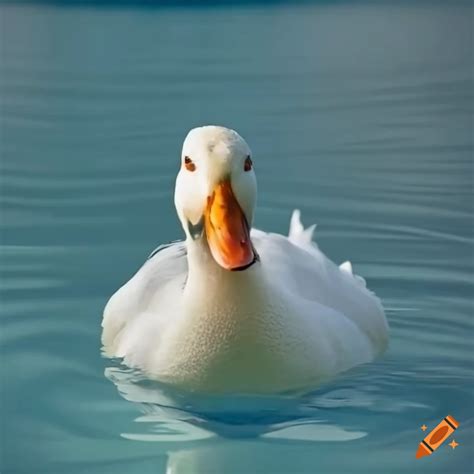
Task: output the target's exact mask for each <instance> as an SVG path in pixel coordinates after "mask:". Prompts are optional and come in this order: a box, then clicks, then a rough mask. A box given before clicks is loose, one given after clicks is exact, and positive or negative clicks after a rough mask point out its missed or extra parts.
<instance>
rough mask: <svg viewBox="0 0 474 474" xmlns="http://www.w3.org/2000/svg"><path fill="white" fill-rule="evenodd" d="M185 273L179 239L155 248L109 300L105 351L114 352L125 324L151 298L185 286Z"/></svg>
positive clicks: (182, 249)
mask: <svg viewBox="0 0 474 474" xmlns="http://www.w3.org/2000/svg"><path fill="white" fill-rule="evenodd" d="M187 274H188V262H187V258H186V245H185V243H184V242H182V241H178V242H173V243H170V244H167V245H162V246H160V247H158V248H157V249H155V250H154V251H153V252H152V253H151V254H150V256H149V257H148V259H147V260H146V262H145V263H144V264H143V266H142V267H141V268H140V269H139V270H138V272H137V273H136V274H135V275H134V276H133V277H132V278H131V279H130V280H129V281H128V282H127V283H125V284H124V285H123V286H122V287H121V288H119V289H118V290H117V291H116V292H115V293H114V294H113V295H112V297H111V298H110V300H109V301H108V303H107V305H106V307H105V309H104V317H103V320H102V327H103V332H102V344H103V346H104V350H105V353H106V354H107V355H114V356H120V354H118V353H117V347H118V343H119V339H120V338H119V335H120V333H121V332H122V330H123V329H124V328H125V326H127V325H129V324H131V323H132V322H133V320H134V319H135V318H138V317H139V316H140V315H142V314H143V313H145V312H146V311H147V309H148V307H149V305H150V303H151V302H152V301H153V300H156V298H160V297H162V298H163V300H165V298H169V297H170V295H171V294H174V295H176V293H177V292H179V291H181V290H182V289H183V288H184V285H185V282H186V277H187Z"/></svg>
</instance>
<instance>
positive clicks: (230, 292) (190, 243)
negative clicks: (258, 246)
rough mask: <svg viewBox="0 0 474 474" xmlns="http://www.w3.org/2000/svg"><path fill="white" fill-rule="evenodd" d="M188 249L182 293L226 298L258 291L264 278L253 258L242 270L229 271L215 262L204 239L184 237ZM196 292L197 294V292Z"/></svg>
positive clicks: (213, 298) (251, 295) (218, 299)
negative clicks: (186, 273) (186, 277)
mask: <svg viewBox="0 0 474 474" xmlns="http://www.w3.org/2000/svg"><path fill="white" fill-rule="evenodd" d="M186 245H187V251H188V279H187V281H186V286H185V294H187V295H192V297H193V298H204V299H205V300H206V301H208V302H211V301H227V302H229V304H233V302H235V301H236V300H238V299H239V298H245V299H247V300H248V299H249V298H253V297H256V296H258V295H261V294H262V292H263V291H264V288H265V281H264V278H263V272H262V269H261V263H260V262H259V261H257V262H255V263H254V264H253V265H252V266H250V267H249V268H247V269H245V270H242V271H229V270H225V269H224V268H222V267H221V266H220V265H218V264H217V263H216V261H215V260H214V258H213V257H212V255H211V252H210V250H209V247H208V245H207V242H206V241H205V240H204V239H199V240H192V239H188V240H187V241H186ZM198 295H199V296H198Z"/></svg>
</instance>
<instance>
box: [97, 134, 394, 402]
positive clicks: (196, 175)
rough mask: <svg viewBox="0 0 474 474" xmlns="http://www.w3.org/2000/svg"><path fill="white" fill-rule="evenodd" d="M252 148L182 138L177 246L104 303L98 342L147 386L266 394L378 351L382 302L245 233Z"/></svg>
mask: <svg viewBox="0 0 474 474" xmlns="http://www.w3.org/2000/svg"><path fill="white" fill-rule="evenodd" d="M250 154H251V153H250V149H249V147H248V145H247V143H246V142H245V141H244V140H243V138H241V137H240V135H239V134H238V133H236V132H235V131H233V130H229V129H227V128H224V127H217V126H206V127H200V128H195V129H193V130H191V131H190V132H189V134H188V136H187V137H186V139H185V141H184V145H183V152H182V160H181V161H182V166H181V169H180V171H179V173H178V177H177V181H176V190H175V205H176V209H177V212H178V216H179V219H180V220H181V223H182V225H183V228H184V232H185V233H186V241H185V242H178V243H174V244H171V245H169V246H167V247H165V248H162V249H158V250H159V251H156V252H154V253H153V254H152V255H151V256H150V257H149V259H148V260H147V261H146V263H145V264H144V265H143V267H142V268H140V270H139V271H138V273H136V275H135V276H134V277H133V278H132V279H131V280H130V281H129V282H128V283H126V284H125V285H124V286H123V287H122V288H120V289H119V290H118V291H117V292H116V293H115V294H114V295H113V296H112V298H111V299H110V301H109V302H108V304H107V306H106V308H105V311H104V319H103V323H102V326H103V334H102V342H103V344H104V349H105V353H106V355H108V356H115V357H122V358H123V359H124V362H125V363H126V364H127V365H129V366H131V367H139V368H141V369H142V370H144V371H145V372H146V373H147V374H148V375H149V376H150V377H151V378H156V379H158V380H161V381H164V382H168V383H172V384H175V385H178V386H181V387H183V388H186V389H190V390H198V391H206V392H207V391H208V392H226V391H227V392H252V393H269V392H278V391H286V390H291V389H304V388H309V387H312V386H314V385H315V384H316V383H317V382H318V380H321V379H324V378H326V377H328V376H330V375H333V374H336V373H338V372H341V371H343V370H346V369H349V368H350V367H352V366H355V365H357V364H361V363H365V362H368V361H371V360H373V359H374V357H376V356H377V355H378V354H380V353H382V352H383V351H384V349H385V347H386V345H387V339H388V327H387V322H386V319H385V315H384V311H383V308H382V306H381V304H380V301H379V299H378V298H377V297H376V296H375V295H374V294H373V293H371V292H370V291H369V290H367V289H366V288H365V282H364V280H363V279H362V278H360V277H358V276H356V275H353V274H352V269H351V265H350V263H349V262H346V263H345V264H343V265H341V267H338V266H336V265H335V264H334V263H333V262H332V261H330V260H329V259H328V258H327V257H326V256H325V255H324V254H323V253H322V252H321V251H320V250H319V249H318V247H317V246H316V244H315V243H313V242H312V241H311V239H312V234H313V230H314V226H313V227H310V228H308V229H303V226H302V225H301V222H300V215H299V211H295V212H294V213H293V216H292V219H291V225H290V232H289V236H288V237H285V236H282V235H278V234H267V233H265V232H262V231H260V230H257V229H252V230H251V231H250V229H251V223H252V221H253V214H254V207H255V201H256V195H257V185H256V178H255V173H254V170H253V166H252V160H251V158H250Z"/></svg>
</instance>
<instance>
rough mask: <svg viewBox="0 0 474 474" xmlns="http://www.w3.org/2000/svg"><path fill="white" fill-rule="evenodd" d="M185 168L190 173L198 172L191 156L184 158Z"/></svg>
mask: <svg viewBox="0 0 474 474" xmlns="http://www.w3.org/2000/svg"><path fill="white" fill-rule="evenodd" d="M184 166H185V168H186V169H187V170H188V171H196V165H195V164H194V163H193V160H191V158H189V156H185V157H184Z"/></svg>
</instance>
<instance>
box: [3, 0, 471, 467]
mask: <svg viewBox="0 0 474 474" xmlns="http://www.w3.org/2000/svg"><path fill="white" fill-rule="evenodd" d="M448 4H449V6H447V5H448ZM471 8H472V5H471V4H470V3H457V2H444V3H436V2H434V3H430V2H418V3H417V5H416V6H414V5H411V3H410V2H402V3H395V4H393V3H390V2H383V3H381V4H378V5H377V4H376V3H375V2H370V3H367V4H366V3H364V2H352V3H350V2H347V3H346V2H336V3H335V4H331V3H330V2H324V3H319V4H317V3H316V4H307V5H301V6H295V5H290V6H289V5H286V4H283V3H277V2H275V3H267V4H263V3H260V4H257V5H253V4H246V5H240V6H239V5H237V6H233V7H213V6H206V7H201V8H198V7H195V6H194V7H193V6H191V7H180V8H172V7H166V8H165V7H163V8H138V7H133V6H125V5H123V6H121V7H114V8H112V7H107V6H97V5H96V6H91V7H87V6H82V7H81V6H74V7H63V6H60V5H57V6H45V5H40V4H35V5H30V6H14V5H3V6H2V7H1V10H0V12H1V17H2V30H3V33H2V34H3V39H4V41H3V42H2V43H3V44H2V52H1V54H2V56H1V77H2V86H1V96H0V98H1V102H2V118H3V123H2V143H1V167H2V175H1V176H2V178H1V199H2V204H1V243H2V247H1V249H2V264H1V281H0V286H1V290H2V296H1V298H2V300H1V314H2V318H1V322H2V326H1V338H2V348H1V351H2V352H1V359H0V367H1V409H2V415H1V438H0V445H1V451H2V460H1V461H0V463H1V464H0V470H1V472H2V473H28V474H30V473H32V474H36V473H48V474H50V473H51V474H52V473H58V474H59V473H61V474H63V473H71V474H76V473H87V474H89V473H114V474H121V473H132V474H134V473H140V474H142V473H143V474H147V473H155V474H160V473H165V472H167V473H223V474H226V473H251V472H258V473H267V472H268V473H290V474H293V473H300V472H305V473H306V472H307V473H343V474H345V473H366V472H373V473H402V472H403V473H421V472H423V473H433V472H443V473H447V472H449V473H468V472H472V471H473V455H472V447H473V442H474V408H473V407H474V404H473V402H474V399H473V392H474V390H473V388H474V387H473V368H474V359H473V353H474V351H473V343H472V341H473V331H474V328H473V326H472V316H473V299H472V295H473V279H472V276H473V224H472V223H473V221H472V217H473V195H472V185H473V176H472V152H473V140H472V112H473V92H472V83H471V80H472V17H471V14H472V11H471ZM208 123H214V124H223V125H227V126H230V127H233V128H235V129H237V130H238V131H239V132H240V133H241V134H242V135H243V136H244V137H245V138H246V139H247V141H248V142H249V143H250V145H251V146H252V147H253V150H254V157H255V160H254V161H255V165H256V170H257V174H258V178H259V191H260V195H259V205H258V212H257V222H256V224H257V226H258V227H260V228H263V229H265V230H272V231H277V232H286V231H287V228H288V222H289V216H290V212H291V210H292V209H293V208H295V207H299V208H301V210H302V212H303V219H304V221H305V222H306V223H307V224H310V223H313V222H316V223H317V224H318V228H317V232H316V233H317V240H318V242H319V244H320V246H321V248H322V249H323V250H324V251H326V253H327V254H328V255H329V256H330V257H331V258H333V259H334V260H335V261H337V262H341V261H343V260H346V259H350V260H352V262H353V264H354V266H355V268H356V271H357V272H358V273H360V274H362V275H364V276H365V277H366V278H367V281H368V284H369V286H370V287H371V288H372V289H374V290H375V291H376V292H377V294H378V295H379V296H380V297H381V298H382V299H383V302H384V305H385V307H386V310H387V316H388V319H389V322H390V326H391V344H390V348H389V350H388V352H387V354H386V355H385V357H384V358H382V359H381V360H379V361H377V362H376V363H374V364H371V365H368V366H366V367H359V368H357V369H355V370H353V371H351V372H350V373H348V374H346V375H344V376H341V377H339V378H338V379H337V380H334V381H332V382H328V383H327V384H326V385H325V386H323V387H320V388H319V389H317V390H315V391H314V392H313V393H310V394H308V395H306V396H299V397H295V396H275V397H258V398H256V397H251V396H249V397H224V398H222V397H221V398H216V397H206V396H199V397H198V396H195V395H190V394H185V393H176V392H175V391H173V390H171V389H169V388H165V387H162V386H160V385H159V384H157V383H152V382H150V381H147V380H145V379H144V378H143V377H142V376H141V375H140V374H139V373H134V372H132V371H130V370H128V369H126V368H125V367H122V366H120V363H119V362H117V361H109V360H107V359H104V358H102V357H101V353H100V322H101V316H102V309H103V307H104V305H105V302H106V300H107V298H108V297H109V296H110V295H111V294H112V293H113V292H114V291H115V289H116V288H117V287H118V286H119V285H121V284H122V283H123V282H124V281H125V280H127V279H128V278H129V276H130V275H131V274H132V273H133V272H134V271H135V270H136V269H137V268H138V267H139V266H140V265H141V263H142V262H143V261H144V259H145V258H146V256H147V255H148V253H149V252H150V251H151V250H152V249H153V248H154V247H156V246H157V245H158V244H160V243H164V242H167V241H169V240H172V239H176V238H179V237H181V235H182V234H181V229H180V227H179V224H178V220H177V218H176V216H175V212H174V209H173V204H172V192H173V185H174V177H175V174H176V172H177V169H178V162H179V153H180V147H181V142H182V140H183V138H184V136H185V134H186V132H187V131H188V129H190V128H192V127H194V126H197V125H202V124H208ZM448 414H451V415H452V416H454V418H456V419H457V420H458V421H459V422H460V427H459V429H458V430H457V432H456V433H455V435H454V436H453V438H454V439H455V440H456V441H457V442H458V443H459V446H458V447H457V448H456V449H452V448H451V447H449V446H447V443H445V444H444V445H443V446H441V448H439V450H438V451H437V452H436V453H435V454H433V455H432V456H430V457H427V458H423V459H421V460H415V452H416V449H417V445H418V443H419V442H420V441H421V439H422V438H423V436H424V435H423V432H422V431H421V429H420V426H421V425H423V424H426V425H427V426H428V427H429V428H430V429H431V428H432V427H434V426H435V425H436V424H437V423H438V422H439V421H440V420H441V418H443V417H445V416H446V415H448Z"/></svg>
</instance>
